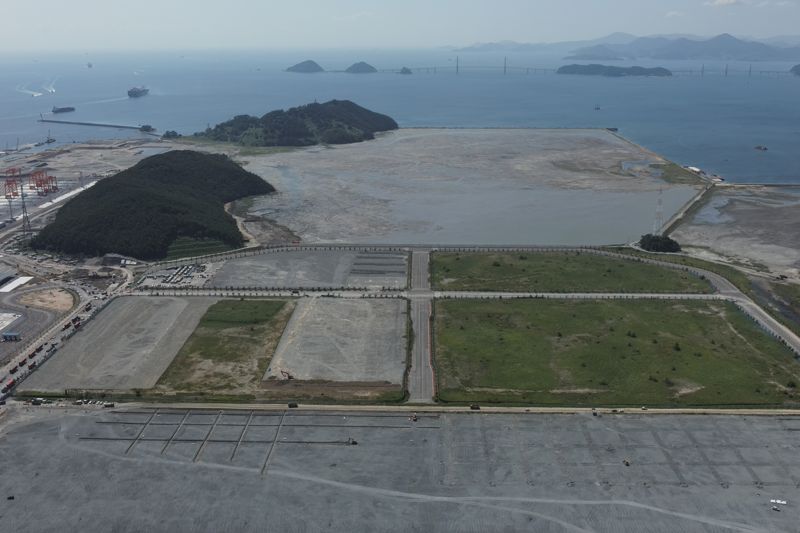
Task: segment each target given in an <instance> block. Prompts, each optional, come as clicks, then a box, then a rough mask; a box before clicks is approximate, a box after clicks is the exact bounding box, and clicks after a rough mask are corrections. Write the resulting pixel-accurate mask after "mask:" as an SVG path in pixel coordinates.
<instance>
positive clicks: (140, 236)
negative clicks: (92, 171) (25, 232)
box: [31, 150, 275, 260]
mask: <svg viewBox="0 0 800 533" xmlns="http://www.w3.org/2000/svg"><path fill="white" fill-rule="evenodd" d="M274 191H275V189H274V187H272V185H270V184H269V183H267V182H266V181H264V180H263V179H261V178H260V177H258V176H256V175H255V174H252V173H250V172H247V171H246V170H244V169H242V168H241V167H240V166H239V165H237V164H236V163H234V162H233V161H231V160H230V159H228V157H227V156H224V155H217V154H205V153H200V152H193V151H188V150H179V151H172V152H167V153H164V154H159V155H154V156H152V157H148V158H146V159H143V160H142V161H140V162H139V163H137V164H136V165H134V166H133V167H131V168H129V169H127V170H124V171H122V172H120V173H119V174H117V175H115V176H113V177H111V178H108V179H104V180H102V181H99V182H97V184H96V185H95V186H94V187H92V188H90V189H87V190H85V191H83V192H81V193H80V194H78V195H77V196H75V197H74V198H73V199H71V200H70V201H68V202H67V203H66V204H64V206H63V207H62V208H61V209H60V210H59V211H58V214H57V215H56V218H55V220H54V221H53V222H52V223H50V224H49V225H48V226H46V227H45V228H44V229H43V230H42V231H41V232H40V233H39V234H38V235H37V236H36V237H34V238H33V240H32V241H31V246H32V247H33V248H36V249H46V250H53V251H56V252H63V253H68V254H83V255H89V256H99V255H104V254H107V253H118V254H122V255H126V256H130V257H136V258H139V259H145V260H152V259H162V258H164V257H166V256H167V252H168V250H169V247H170V245H171V244H173V243H174V242H175V241H176V240H178V239H181V240H182V241H183V242H186V241H188V242H192V241H198V243H203V244H204V246H207V245H208V244H209V243H212V244H214V245H215V246H216V247H217V249H223V250H224V249H230V248H236V247H240V246H241V245H242V244H243V238H242V235H241V233H239V229H238V227H237V225H236V221H235V220H234V219H233V218H232V217H231V216H230V215H229V214H228V213H226V212H225V208H224V205H225V204H226V203H228V202H232V201H233V200H237V199H239V198H244V197H246V196H253V195H259V194H268V193H271V192H274Z"/></svg>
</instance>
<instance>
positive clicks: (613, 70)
mask: <svg viewBox="0 0 800 533" xmlns="http://www.w3.org/2000/svg"><path fill="white" fill-rule="evenodd" d="M556 74H579V75H583V76H609V77H612V78H621V77H623V76H658V77H665V76H672V72H670V71H669V70H667V69H665V68H663V67H655V68H645V67H610V66H607V65H566V66H563V67H561V68H560V69H558V70H557V71H556Z"/></svg>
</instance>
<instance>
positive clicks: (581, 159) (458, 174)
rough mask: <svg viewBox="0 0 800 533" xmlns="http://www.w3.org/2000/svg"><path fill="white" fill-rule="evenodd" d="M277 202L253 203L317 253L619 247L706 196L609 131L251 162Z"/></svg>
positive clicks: (308, 153)
mask: <svg viewBox="0 0 800 533" xmlns="http://www.w3.org/2000/svg"><path fill="white" fill-rule="evenodd" d="M247 163H248V164H247V169H248V170H250V171H252V172H255V173H256V174H258V175H260V176H262V177H263V178H264V179H266V180H267V181H269V182H270V183H272V184H273V185H274V186H275V187H276V189H277V190H278V192H277V193H276V194H273V195H270V196H268V197H259V198H255V199H253V200H252V201H250V200H248V204H249V210H248V216H249V217H250V218H253V219H257V220H258V221H257V222H255V223H248V224H247V227H248V231H249V232H250V233H253V234H254V235H256V237H257V238H258V239H259V240H262V241H265V242H267V241H269V240H270V239H272V238H273V237H274V232H270V231H263V226H264V225H265V222H264V221H266V220H272V221H274V222H275V223H277V224H279V225H281V226H282V227H283V228H285V229H288V231H289V232H291V233H292V234H294V235H298V236H299V237H300V238H301V239H302V240H304V241H306V242H353V243H398V244H399V243H425V244H475V243H494V244H500V243H503V244H610V243H623V242H630V241H631V240H633V239H636V238H638V237H640V236H641V235H642V234H643V233H646V232H648V231H650V229H651V228H652V225H653V215H654V212H655V210H656V206H657V203H658V199H659V194H660V193H659V191H660V190H663V193H662V194H661V196H662V199H663V203H664V213H665V216H666V217H667V218H668V217H669V216H671V214H672V213H674V212H675V211H677V210H678V209H679V207H681V206H682V205H683V204H684V203H685V202H686V201H688V199H689V198H691V197H692V196H693V195H694V193H695V190H696V189H695V187H694V186H692V185H677V184H674V183H669V182H667V181H665V180H663V179H661V178H660V177H659V174H660V172H659V171H658V170H657V169H655V168H652V167H651V165H658V164H664V163H665V161H664V160H663V159H662V158H661V157H659V156H657V155H655V154H653V153H651V152H648V151H646V150H644V149H642V148H640V147H637V146H635V145H633V144H631V143H628V142H626V141H625V140H623V139H621V138H619V137H617V136H615V135H613V134H612V133H610V132H608V131H605V130H569V129H565V130H536V129H533V130H528V129H515V130H502V129H474V130H470V129H463V130H462V129H452V130H449V129H401V130H399V131H395V132H391V133H388V134H383V135H380V136H379V137H378V138H377V139H376V140H374V141H370V142H367V143H357V144H353V145H347V146H337V147H333V148H328V147H314V148H308V149H303V150H297V151H293V152H290V153H283V154H272V155H269V156H257V155H256V156H252V157H251V156H248V157H247Z"/></svg>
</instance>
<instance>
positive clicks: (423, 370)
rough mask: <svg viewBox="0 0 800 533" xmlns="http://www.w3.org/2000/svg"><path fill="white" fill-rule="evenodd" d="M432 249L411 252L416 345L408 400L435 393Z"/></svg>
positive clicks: (425, 400) (417, 400) (428, 397)
mask: <svg viewBox="0 0 800 533" xmlns="http://www.w3.org/2000/svg"><path fill="white" fill-rule="evenodd" d="M429 267H430V252H429V251H427V250H420V251H415V252H413V253H412V254H411V291H410V293H409V295H408V296H409V298H410V300H411V324H412V328H413V331H414V344H413V346H412V347H411V368H410V369H409V373H408V395H409V398H408V401H409V402H410V403H430V402H432V401H433V396H434V394H435V390H436V389H435V386H434V383H435V378H434V375H433V365H432V362H431V309H432V305H433V292H432V291H431V282H430V268H429Z"/></svg>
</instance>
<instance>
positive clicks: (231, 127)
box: [196, 100, 398, 146]
mask: <svg viewBox="0 0 800 533" xmlns="http://www.w3.org/2000/svg"><path fill="white" fill-rule="evenodd" d="M397 128H398V126H397V122H395V121H394V120H393V119H392V118H391V117H388V116H386V115H381V114H380V113H375V112H374V111H370V110H369V109H365V108H363V107H361V106H359V105H357V104H354V103H353V102H351V101H349V100H331V101H330V102H325V103H324V104H318V103H313V104H307V105H304V106H300V107H293V108H291V109H288V110H286V111H283V110H277V111H271V112H269V113H267V114H266V115H264V116H263V117H261V118H259V117H253V116H250V115H239V116H237V117H234V118H233V119H232V120H229V121H227V122H223V123H221V124H217V125H216V126H214V127H213V128H209V129H207V130H206V131H205V132H203V133H197V134H196V135H197V136H200V137H205V138H208V139H213V140H215V141H223V142H232V143H237V144H241V145H243V146H312V145H315V144H349V143H355V142H361V141H366V140H369V139H373V138H375V133H377V132H379V131H389V130H396V129H397Z"/></svg>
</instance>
